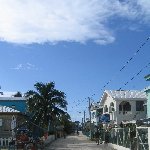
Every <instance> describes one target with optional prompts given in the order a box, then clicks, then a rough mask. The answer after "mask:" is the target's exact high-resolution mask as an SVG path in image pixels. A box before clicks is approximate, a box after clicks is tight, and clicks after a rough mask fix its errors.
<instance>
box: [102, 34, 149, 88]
mask: <svg viewBox="0 0 150 150" xmlns="http://www.w3.org/2000/svg"><path fill="white" fill-rule="evenodd" d="M149 39H150V37H148V38H147V39H146V40H145V42H143V43H142V44H141V45H140V47H139V48H138V49H137V50H136V52H135V53H134V54H133V56H132V57H130V58H129V59H128V60H127V61H126V63H125V64H124V65H123V66H122V67H121V69H120V70H119V72H122V71H123V70H124V69H125V68H126V67H127V65H128V64H129V63H130V62H131V61H132V60H133V59H134V57H135V56H136V55H137V54H138V53H139V52H140V51H141V49H142V48H143V46H144V45H145V44H146V43H147V42H148V41H149ZM115 76H116V75H115ZM111 81H112V79H110V80H109V81H108V82H107V83H106V84H105V85H104V86H103V88H102V89H101V90H103V89H104V88H105V87H106V86H107V85H108V84H109V83H110V82H111Z"/></svg>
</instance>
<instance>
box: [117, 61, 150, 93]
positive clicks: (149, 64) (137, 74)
mask: <svg viewBox="0 0 150 150" xmlns="http://www.w3.org/2000/svg"><path fill="white" fill-rule="evenodd" d="M149 66H150V62H149V63H148V64H147V65H146V66H144V67H143V68H142V69H140V71H139V72H138V73H136V74H135V75H134V76H133V77H132V78H131V79H130V81H132V80H133V79H134V78H135V77H137V76H139V75H140V74H141V73H142V71H143V70H144V69H146V68H148V67H149ZM130 81H127V82H126V83H124V86H126V85H127V84H128V83H129V82H130ZM121 89H122V88H119V90H121Z"/></svg>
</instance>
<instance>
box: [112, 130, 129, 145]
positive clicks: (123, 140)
mask: <svg viewBox="0 0 150 150" xmlns="http://www.w3.org/2000/svg"><path fill="white" fill-rule="evenodd" d="M110 142H111V143H112V144H116V145H120V146H123V147H126V148H131V136H130V128H113V129H112V130H111V132H110Z"/></svg>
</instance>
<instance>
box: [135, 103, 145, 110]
mask: <svg viewBox="0 0 150 150" xmlns="http://www.w3.org/2000/svg"><path fill="white" fill-rule="evenodd" d="M136 111H144V101H136Z"/></svg>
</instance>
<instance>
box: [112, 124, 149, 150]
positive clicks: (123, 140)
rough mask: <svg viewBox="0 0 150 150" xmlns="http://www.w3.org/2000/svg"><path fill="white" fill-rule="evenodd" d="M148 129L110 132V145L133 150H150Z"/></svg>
mask: <svg viewBox="0 0 150 150" xmlns="http://www.w3.org/2000/svg"><path fill="white" fill-rule="evenodd" d="M149 131H150V130H148V127H136V128H135V130H130V128H113V129H112V130H111V132H110V143H112V144H115V145H119V146H123V147H125V148H129V149H131V150H149V144H148V143H149V142H150V141H149V139H148V135H149V134H150V132H149Z"/></svg>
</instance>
